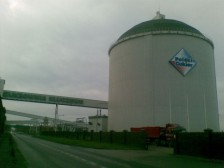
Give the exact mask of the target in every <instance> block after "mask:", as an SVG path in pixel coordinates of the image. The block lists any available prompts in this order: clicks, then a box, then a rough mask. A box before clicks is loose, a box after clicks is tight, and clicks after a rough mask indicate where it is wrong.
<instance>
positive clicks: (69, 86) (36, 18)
mask: <svg viewBox="0 0 224 168" xmlns="http://www.w3.org/2000/svg"><path fill="white" fill-rule="evenodd" d="M202 6H203V7H202ZM159 9H160V10H161V13H163V14H165V15H166V17H167V18H169V19H176V20H180V21H183V22H185V23H187V24H189V25H192V26H194V27H195V28H197V29H198V30H200V31H201V32H202V33H204V34H205V35H207V34H208V36H209V37H210V38H211V39H212V40H213V42H214V44H215V59H216V72H217V84H218V93H219V100H223V97H224V95H223V90H224V88H223V87H222V86H223V85H222V84H223V82H222V81H224V73H223V72H222V66H223V64H224V59H223V57H222V53H223V52H224V51H223V47H222V43H223V41H224V36H223V33H222V30H223V29H224V24H223V23H222V22H221V20H222V16H223V14H224V12H223V11H224V10H223V1H221V0H216V1H204V0H197V1H193V0H192V1H177V0H168V1H164V2H160V3H159V2H158V1H156V0H138V1H136V0H108V1H105V0H85V1H83V0H64V1H61V0H32V1H30V0H8V1H7V0H4V1H0V55H1V62H0V75H1V77H2V78H4V79H5V80H6V85H5V89H8V90H15V91H27V92H36V93H46V94H55V95H63V96H72V97H82V98H89V99H101V100H107V99H108V86H109V81H108V79H109V72H108V70H109V63H108V62H109V57H108V49H109V47H110V45H111V44H112V43H113V42H114V41H116V40H117V39H118V38H119V36H121V35H122V34H123V33H124V32H125V31H127V30H128V29H130V28H131V27H133V26H134V25H136V24H138V23H141V22H143V21H146V20H150V19H152V18H153V17H154V16H155V13H156V11H157V10H159ZM220 93H221V94H220ZM10 106H13V104H10ZM15 106H18V105H15ZM27 108H29V109H30V108H31V107H30V106H29V107H27ZM223 108H224V107H221V112H222V111H223ZM24 110H26V107H24ZM46 110H48V109H46ZM31 111H32V109H31Z"/></svg>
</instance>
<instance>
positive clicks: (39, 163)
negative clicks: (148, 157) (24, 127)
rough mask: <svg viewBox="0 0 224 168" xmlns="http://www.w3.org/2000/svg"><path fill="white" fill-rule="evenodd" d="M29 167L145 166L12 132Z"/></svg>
mask: <svg viewBox="0 0 224 168" xmlns="http://www.w3.org/2000/svg"><path fill="white" fill-rule="evenodd" d="M13 136H14V139H15V141H16V143H17V144H18V147H19V149H20V151H21V152H22V154H23V156H24V157H25V159H26V160H27V162H28V167H29V168H90V167H98V168H119V167H122V168H123V167H124V168H129V167H146V166H144V165H141V164H138V163H132V162H128V161H126V160H122V159H118V158H117V159H116V158H112V157H108V156H107V155H105V154H101V153H99V150H97V149H96V150H95V151H97V152H94V149H91V150H89V149H87V148H81V147H74V146H68V145H62V144H57V143H53V142H49V141H45V140H41V139H38V138H33V137H31V136H28V135H23V134H14V135H13Z"/></svg>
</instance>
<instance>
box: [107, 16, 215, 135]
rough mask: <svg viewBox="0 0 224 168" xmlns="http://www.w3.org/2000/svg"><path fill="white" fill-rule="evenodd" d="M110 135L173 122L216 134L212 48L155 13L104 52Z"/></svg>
mask: <svg viewBox="0 0 224 168" xmlns="http://www.w3.org/2000/svg"><path fill="white" fill-rule="evenodd" d="M109 66H110V69H109V106H108V108H109V109H108V110H109V118H108V127H109V130H116V131H121V130H129V129H130V128H131V127H141V126H165V124H167V123H177V124H180V125H182V126H184V127H185V128H186V129H187V130H188V131H203V130H204V129H206V128H211V129H213V130H214V131H219V118H218V103H217V90H216V76H215V62H214V46H213V43H212V41H211V40H209V39H208V38H206V37H205V36H204V35H203V34H202V33H201V32H200V31H198V30H197V29H195V28H193V27H191V26H189V25H187V24H185V23H183V22H180V21H176V20H171V19H165V16H164V15H161V14H160V13H159V12H158V13H157V16H156V17H155V18H154V19H152V20H149V21H146V22H143V23H140V24H138V25H136V26H134V27H132V28H131V29H130V30H128V31H127V32H125V33H124V34H123V35H122V36H121V37H120V38H119V39H118V40H117V41H116V42H115V43H114V44H113V45H112V46H111V48H110V49H109Z"/></svg>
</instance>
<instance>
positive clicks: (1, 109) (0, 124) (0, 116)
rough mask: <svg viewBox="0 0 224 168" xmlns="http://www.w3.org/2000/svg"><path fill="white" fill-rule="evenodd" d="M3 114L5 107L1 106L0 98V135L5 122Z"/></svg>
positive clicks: (0, 100)
mask: <svg viewBox="0 0 224 168" xmlns="http://www.w3.org/2000/svg"><path fill="white" fill-rule="evenodd" d="M5 113H6V110H5V107H3V105H2V98H1V97H0V135H1V134H3V132H4V128H5V121H6V116H5Z"/></svg>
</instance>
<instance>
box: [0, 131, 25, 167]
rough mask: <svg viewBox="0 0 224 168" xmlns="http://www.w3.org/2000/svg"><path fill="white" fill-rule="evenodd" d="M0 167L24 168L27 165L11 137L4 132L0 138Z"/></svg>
mask: <svg viewBox="0 0 224 168" xmlns="http://www.w3.org/2000/svg"><path fill="white" fill-rule="evenodd" d="M0 167H2V168H26V167H27V163H26V160H25V159H24V157H23V155H22V154H21V153H20V151H19V150H18V148H17V145H16V143H15V142H14V140H13V138H12V135H11V134H10V133H9V132H5V133H4V134H3V135H1V136H0Z"/></svg>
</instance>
